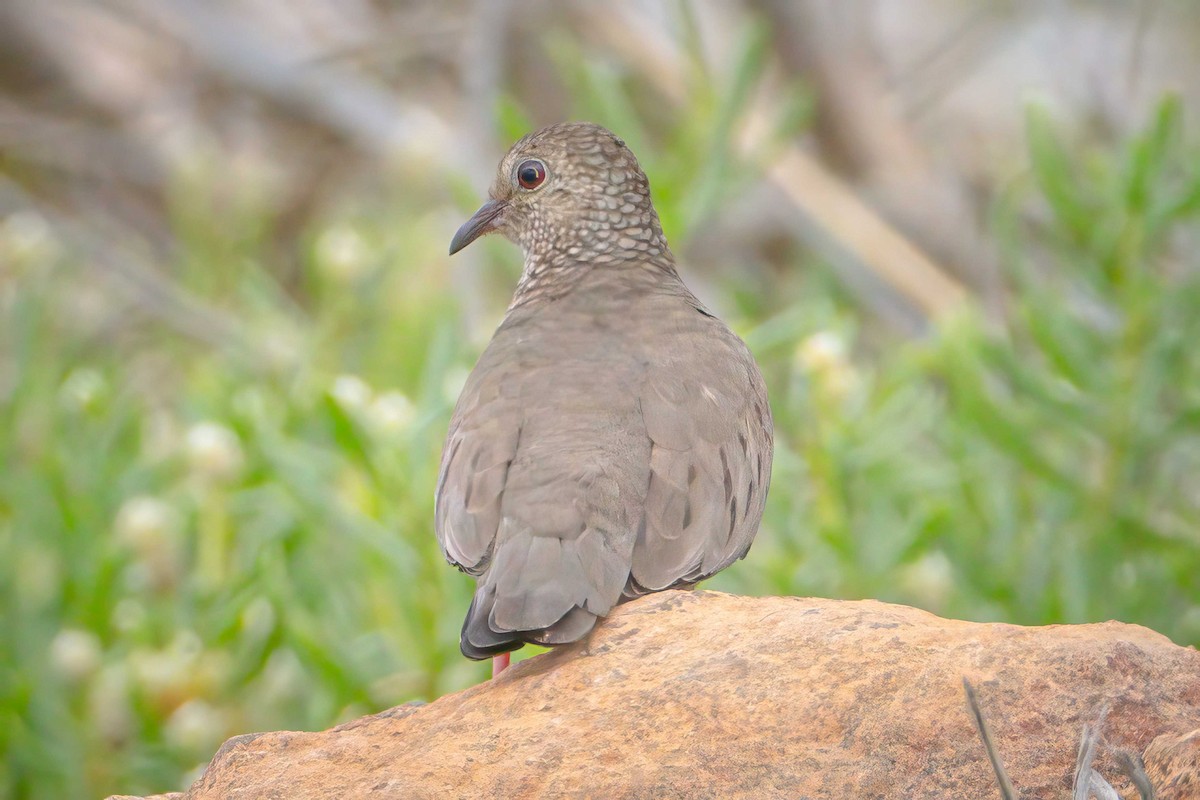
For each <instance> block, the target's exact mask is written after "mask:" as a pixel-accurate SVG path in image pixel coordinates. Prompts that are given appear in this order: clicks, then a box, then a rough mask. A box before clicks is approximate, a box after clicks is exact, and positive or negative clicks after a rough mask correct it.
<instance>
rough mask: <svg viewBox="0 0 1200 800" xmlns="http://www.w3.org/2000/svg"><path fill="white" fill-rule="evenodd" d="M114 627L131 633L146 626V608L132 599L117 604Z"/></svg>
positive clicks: (114, 612)
mask: <svg viewBox="0 0 1200 800" xmlns="http://www.w3.org/2000/svg"><path fill="white" fill-rule="evenodd" d="M112 624H113V627H114V628H116V629H117V630H119V631H121V632H122V633H131V632H133V631H136V630H137V629H139V628H141V627H142V626H143V625H145V624H146V607H145V606H144V605H142V604H141V603H139V602H138V601H137V600H134V599H133V598H131V597H126V598H124V599H122V600H120V601H118V602H117V605H116V606H115V607H114V608H113V613H112Z"/></svg>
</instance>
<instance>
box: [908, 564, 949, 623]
mask: <svg viewBox="0 0 1200 800" xmlns="http://www.w3.org/2000/svg"><path fill="white" fill-rule="evenodd" d="M899 585H900V588H902V589H903V590H904V591H905V592H907V593H908V595H909V596H910V597H912V598H913V599H914V601H915V602H916V603H917V605H919V606H920V607H922V608H925V609H929V610H932V611H936V610H938V609H940V608H942V606H943V605H945V603H946V600H947V599H949V597H950V593H951V592H952V591H954V565H953V564H951V563H950V559H949V558H947V557H946V554H945V553H943V552H942V551H941V550H934V551H932V552H929V553H926V554H925V555H923V556H921V557H920V558H918V559H917V560H916V561H914V562H913V563H911V564H908V565H906V566H905V567H903V568H902V569H901V570H900V580H899Z"/></svg>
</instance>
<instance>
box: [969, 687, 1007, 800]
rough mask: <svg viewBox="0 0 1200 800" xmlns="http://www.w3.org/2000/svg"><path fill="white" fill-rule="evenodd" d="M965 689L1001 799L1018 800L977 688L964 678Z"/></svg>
mask: <svg viewBox="0 0 1200 800" xmlns="http://www.w3.org/2000/svg"><path fill="white" fill-rule="evenodd" d="M963 689H965V690H966V692H967V705H969V706H970V707H971V716H972V717H973V718H974V720H975V728H976V730H978V731H979V738H980V739H982V740H983V749H984V750H986V751H987V757H988V761H991V762H992V769H993V770H994V771H995V773H996V783H998V784H1000V797H1001V798H1002V800H1017V792H1016V790H1015V789H1013V785H1012V781H1010V780H1009V779H1008V773H1007V772H1005V771H1004V763H1003V762H1002V761H1001V760H1000V753H999V752H997V751H996V744H995V742H993V741H992V731H991V729H990V728H989V727H988V724H987V720H986V719H984V717H983V709H981V708H980V707H979V699H978V698H977V697H976V696H975V687H973V686H972V685H971V682H970V681H969V680H967V679H966V678H963Z"/></svg>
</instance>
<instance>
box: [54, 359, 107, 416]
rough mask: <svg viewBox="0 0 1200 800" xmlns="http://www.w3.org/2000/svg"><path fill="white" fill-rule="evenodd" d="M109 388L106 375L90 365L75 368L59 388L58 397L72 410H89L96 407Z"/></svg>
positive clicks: (65, 406) (64, 405)
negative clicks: (105, 378)
mask: <svg viewBox="0 0 1200 800" xmlns="http://www.w3.org/2000/svg"><path fill="white" fill-rule="evenodd" d="M107 388H108V383H107V381H105V380H104V376H103V375H101V374H100V373H99V372H97V371H96V370H94V369H91V368H89V367H81V368H79V369H77V370H74V371H73V372H72V373H71V374H70V375H68V376H67V379H66V380H64V381H63V383H62V386H61V387H60V388H59V390H58V399H59V402H61V403H62V405H63V407H64V408H66V409H69V410H71V411H87V410H90V409H92V408H94V407H95V405H96V403H97V402H98V401H99V400H100V398H101V397H103V396H104V393H105V391H106V390H107Z"/></svg>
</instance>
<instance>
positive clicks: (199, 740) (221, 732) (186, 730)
mask: <svg viewBox="0 0 1200 800" xmlns="http://www.w3.org/2000/svg"><path fill="white" fill-rule="evenodd" d="M163 733H164V734H165V736H166V738H167V741H169V742H171V743H172V744H174V745H176V746H177V747H181V748H184V749H186V750H189V751H208V750H211V749H212V748H213V747H215V746H216V745H217V744H219V743H220V741H221V739H223V738H224V736H225V719H224V715H223V714H222V713H221V712H220V711H218V710H217V709H215V708H213V707H212V706H211V705H210V704H209V703H208V702H207V701H205V700H200V699H192V700H188V701H187V702H185V703H184V704H183V705H181V706H179V708H177V709H175V711H174V712H172V714H171V716H170V717H169V718H168V719H167V724H166V726H165V727H164V729H163Z"/></svg>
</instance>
